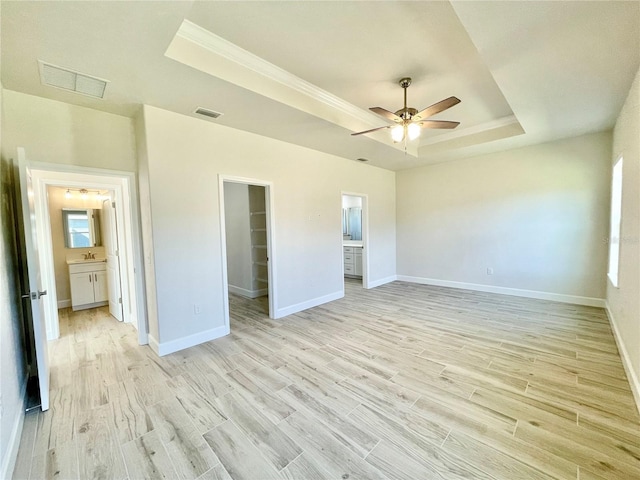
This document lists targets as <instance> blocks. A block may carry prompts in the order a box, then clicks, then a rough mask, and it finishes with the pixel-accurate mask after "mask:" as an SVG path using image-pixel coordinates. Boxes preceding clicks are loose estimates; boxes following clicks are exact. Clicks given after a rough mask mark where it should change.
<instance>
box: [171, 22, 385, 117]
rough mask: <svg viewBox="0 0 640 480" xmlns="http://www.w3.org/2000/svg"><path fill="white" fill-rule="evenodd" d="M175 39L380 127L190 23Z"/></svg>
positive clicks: (340, 101)
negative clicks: (190, 43)
mask: <svg viewBox="0 0 640 480" xmlns="http://www.w3.org/2000/svg"><path fill="white" fill-rule="evenodd" d="M176 36H179V37H182V38H184V39H185V40H188V41H190V42H192V43H195V44H196V45H199V46H200V47H202V48H204V49H206V50H208V51H210V52H213V53H214V54H216V55H219V56H221V57H223V58H226V59H227V60H230V61H232V62H234V63H236V64H238V65H241V66H243V67H245V68H247V69H249V70H251V71H253V72H256V73H258V74H260V75H263V76H264V77H266V78H268V79H270V80H273V81H275V82H278V83H280V84H282V85H285V86H286V87H288V88H291V89H293V90H295V91H297V92H299V93H302V94H304V95H306V96H308V97H311V98H313V99H314V100H316V101H318V102H321V103H324V104H325V105H327V106H329V107H331V108H334V109H336V110H338V111H340V112H341V113H344V114H346V115H349V116H351V117H354V118H356V119H358V120H359V121H361V122H363V123H364V124H366V125H369V126H372V127H377V126H379V125H380V117H378V116H377V115H374V114H373V113H370V112H368V111H366V110H363V109H361V108H359V107H356V106H355V105H353V104H352V103H349V102H347V101H345V100H343V99H342V98H340V97H337V96H335V95H333V94H332V93H329V92H327V91H326V90H323V89H322V88H320V87H318V86H316V85H313V84H312V83H309V82H307V81H306V80H303V79H302V78H300V77H297V76H296V75H294V74H292V73H290V72H288V71H286V70H284V69H282V68H280V67H278V66H276V65H274V64H273V63H270V62H267V61H266V60H264V59H263V58H261V57H259V56H257V55H254V54H253V53H251V52H249V51H247V50H245V49H243V48H240V47H239V46H237V45H236V44H234V43H231V42H230V41H228V40H225V39H224V38H222V37H219V36H218V35H216V34H214V33H212V32H210V31H209V30H207V29H205V28H202V27H200V26H199V25H196V24H195V23H193V22H190V21H189V20H183V22H182V25H180V28H178V32H177V33H176Z"/></svg>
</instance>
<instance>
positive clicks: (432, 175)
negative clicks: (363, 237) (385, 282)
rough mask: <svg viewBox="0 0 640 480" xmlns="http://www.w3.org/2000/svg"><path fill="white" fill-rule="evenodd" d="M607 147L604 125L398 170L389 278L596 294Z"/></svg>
mask: <svg viewBox="0 0 640 480" xmlns="http://www.w3.org/2000/svg"><path fill="white" fill-rule="evenodd" d="M610 148H611V134H610V133H606V132H605V133H597V134H592V135H584V136H581V137H577V138H570V139H566V140H561V141H556V142H551V143H546V144H541V145H535V146H529V147H524V148H519V149H514V150H510V151H505V152H499V153H493V154H489V155H483V156H478V157H474V158H468V159H465V160H460V161H455V162H448V163H442V164H437V165H432V166H427V167H423V168H417V169H411V170H406V171H401V172H398V174H397V187H396V189H397V192H398V215H397V229H398V275H399V277H400V278H402V277H412V278H411V279H412V280H415V281H424V282H425V283H438V282H443V281H444V282H445V283H444V284H446V282H460V283H461V284H462V285H458V284H452V286H461V287H472V288H478V289H482V286H487V287H490V288H487V290H489V291H492V290H491V289H493V291H500V290H499V288H510V289H520V290H526V291H528V292H527V294H532V292H547V293H551V294H553V295H552V296H547V298H554V299H557V300H568V301H572V300H575V301H583V300H584V301H585V302H592V300H589V299H592V298H593V299H603V298H604V296H605V288H606V285H605V281H604V274H605V272H606V262H607V251H606V242H605V239H606V237H607V235H608V205H609V191H610V185H609V180H608V179H609V177H610V172H609V168H610V167H609V165H610V161H609V159H610V155H611V154H610ZM487 268H493V272H494V273H493V275H487ZM434 280H435V281H436V282H434ZM505 293H507V291H505ZM510 293H516V294H517V293H523V292H515V291H514V292H510ZM565 296H569V297H565ZM542 297H544V296H542ZM576 297H587V299H584V298H576ZM593 302H595V304H598V303H602V301H593Z"/></svg>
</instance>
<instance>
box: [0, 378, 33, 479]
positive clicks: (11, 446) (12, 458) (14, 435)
mask: <svg viewBox="0 0 640 480" xmlns="http://www.w3.org/2000/svg"><path fill="white" fill-rule="evenodd" d="M28 380H29V377H28V376H27V377H26V378H25V380H24V382H23V384H22V388H21V392H20V407H19V408H20V415H18V416H17V418H16V419H15V420H14V422H13V428H12V429H11V436H10V437H9V442H8V443H7V451H6V452H3V455H2V466H1V467H0V478H13V470H14V469H15V468H16V460H17V459H18V449H19V448H20V440H21V439H22V428H23V427H24V412H25V408H26V402H27V382H28Z"/></svg>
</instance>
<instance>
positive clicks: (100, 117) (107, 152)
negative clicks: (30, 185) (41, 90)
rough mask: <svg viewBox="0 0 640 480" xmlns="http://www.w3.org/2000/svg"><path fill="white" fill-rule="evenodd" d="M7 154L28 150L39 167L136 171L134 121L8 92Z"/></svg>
mask: <svg viewBox="0 0 640 480" xmlns="http://www.w3.org/2000/svg"><path fill="white" fill-rule="evenodd" d="M3 105H4V110H5V122H4V124H3V125H2V128H3V136H4V141H3V142H2V148H3V153H4V155H5V157H6V158H15V155H16V153H15V152H16V148H17V147H25V149H26V152H27V158H28V159H29V160H30V161H34V162H46V163H59V164H64V165H76V166H83V167H95V168H108V169H111V170H122V171H128V172H133V171H135V170H136V151H135V138H134V129H133V121H132V119H131V118H127V117H122V116H120V115H113V114H111V113H105V112H99V111H97V110H92V109H90V108H85V107H78V106H75V105H70V104H68V103H63V102H56V101H54V100H48V99H45V98H41V97H35V96H33V95H26V94H24V93H18V92H14V91H12V90H5V91H4V96H3Z"/></svg>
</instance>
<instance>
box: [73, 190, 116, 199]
mask: <svg viewBox="0 0 640 480" xmlns="http://www.w3.org/2000/svg"><path fill="white" fill-rule="evenodd" d="M72 192H78V193H79V194H80V198H81V199H82V200H87V199H88V198H89V194H95V196H96V200H105V199H107V198H109V192H108V191H105V192H104V193H103V192H101V191H100V190H87V189H86V188H67V191H66V192H65V194H64V198H66V199H70V198H72V197H73V193H72Z"/></svg>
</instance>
